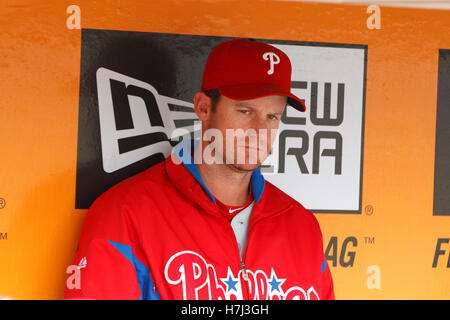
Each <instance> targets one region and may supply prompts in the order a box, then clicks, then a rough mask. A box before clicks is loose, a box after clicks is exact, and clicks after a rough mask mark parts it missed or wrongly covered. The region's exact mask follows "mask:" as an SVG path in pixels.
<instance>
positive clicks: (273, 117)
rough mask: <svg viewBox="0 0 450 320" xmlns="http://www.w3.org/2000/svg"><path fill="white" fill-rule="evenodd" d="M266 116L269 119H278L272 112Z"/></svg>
mask: <svg viewBox="0 0 450 320" xmlns="http://www.w3.org/2000/svg"><path fill="white" fill-rule="evenodd" d="M267 117H268V118H269V119H270V120H277V119H278V118H277V117H276V116H274V115H272V114H269V115H268V116H267Z"/></svg>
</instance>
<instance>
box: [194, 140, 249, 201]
mask: <svg viewBox="0 0 450 320" xmlns="http://www.w3.org/2000/svg"><path fill="white" fill-rule="evenodd" d="M200 150H203V148H201V147H200V146H199V148H198V149H196V151H195V152H199V151H200ZM202 152H203V151H202ZM197 168H198V171H199V172H200V175H201V177H202V180H203V182H204V183H205V185H206V187H207V188H208V190H209V191H211V193H212V194H213V196H214V197H215V198H217V199H219V201H221V202H222V203H224V204H226V205H229V206H240V205H245V204H246V203H247V200H248V197H249V184H250V178H251V175H252V171H243V170H239V169H237V168H235V167H234V166H233V165H230V164H225V163H223V164H220V163H212V164H208V163H205V162H204V161H202V162H201V163H198V164H197Z"/></svg>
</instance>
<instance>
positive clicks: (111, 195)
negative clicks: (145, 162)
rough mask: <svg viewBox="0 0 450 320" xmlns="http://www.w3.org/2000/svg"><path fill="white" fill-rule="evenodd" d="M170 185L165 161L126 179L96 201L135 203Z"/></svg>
mask: <svg viewBox="0 0 450 320" xmlns="http://www.w3.org/2000/svg"><path fill="white" fill-rule="evenodd" d="M166 185H169V181H168V179H167V175H166V173H165V167H164V161H161V162H158V163H157V164H154V165H153V166H151V167H150V168H148V169H146V170H144V171H141V172H139V173H137V174H135V175H132V176H130V177H127V178H125V179H124V180H122V181H120V182H118V183H116V184H114V185H113V186H112V187H110V188H109V189H107V190H106V191H104V192H103V193H102V194H100V196H99V197H98V198H97V199H96V201H99V202H100V201H111V200H112V201H113V202H118V201H119V202H122V203H124V202H127V201H129V200H132V201H133V202H135V201H136V200H138V199H139V196H140V195H142V194H146V195H147V196H151V195H154V192H155V191H156V190H160V191H162V190H163V189H164V186H166Z"/></svg>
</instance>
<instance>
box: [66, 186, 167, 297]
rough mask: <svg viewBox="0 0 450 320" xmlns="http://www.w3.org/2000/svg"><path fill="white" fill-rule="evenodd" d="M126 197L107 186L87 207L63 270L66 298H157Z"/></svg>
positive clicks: (136, 225) (137, 225)
mask: <svg viewBox="0 0 450 320" xmlns="http://www.w3.org/2000/svg"><path fill="white" fill-rule="evenodd" d="M125 199H126V197H124V196H123V195H120V194H117V193H115V192H113V191H111V189H110V190H108V191H107V192H105V193H104V194H102V195H101V196H100V197H99V198H97V199H96V200H95V201H94V203H93V204H92V205H91V207H90V208H89V210H88V213H87V214H86V217H85V220H84V222H83V227H82V231H81V234H80V240H79V244H78V249H77V252H76V254H75V258H74V261H73V264H72V265H71V266H69V267H68V268H67V270H66V272H67V273H68V277H67V280H66V285H65V291H64V298H65V299H102V300H104V299H121V300H122V299H123V300H125V299H159V294H158V292H157V291H156V287H155V286H154V283H153V281H152V278H151V275H150V270H149V267H148V266H147V265H146V264H145V259H144V257H145V256H144V255H143V254H142V250H141V248H140V246H139V245H138V244H139V240H138V239H139V233H140V231H139V223H136V222H135V221H134V220H133V219H136V218H135V217H134V216H133V215H131V214H130V213H131V212H132V210H131V208H130V206H129V205H127V202H126V200H125Z"/></svg>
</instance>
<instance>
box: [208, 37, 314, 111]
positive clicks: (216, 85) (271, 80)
mask: <svg viewBox="0 0 450 320" xmlns="http://www.w3.org/2000/svg"><path fill="white" fill-rule="evenodd" d="M291 73H292V66H291V61H290V60H289V57H288V56H287V55H286V54H285V53H284V52H283V51H281V50H280V49H278V48H275V47H274V46H271V45H269V44H266V43H262V42H258V41H255V40H250V39H242V38H237V39H233V40H230V41H226V42H223V43H221V44H219V45H218V46H216V47H215V48H214V49H213V50H212V51H211V53H210V54H209V56H208V59H207V60H206V65H205V70H204V72H203V82H202V89H201V90H202V91H204V90H210V89H218V90H219V92H220V93H221V94H223V95H224V96H226V97H228V98H230V99H233V100H251V99H256V98H260V97H264V96H269V95H282V96H286V97H288V98H287V104H289V105H291V106H292V107H294V108H295V109H297V110H299V111H302V112H303V111H305V110H306V106H305V103H304V102H303V100H301V99H300V98H298V97H296V96H295V95H294V94H292V93H291Z"/></svg>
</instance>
